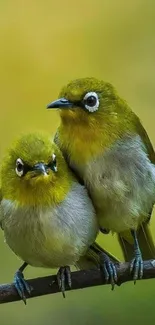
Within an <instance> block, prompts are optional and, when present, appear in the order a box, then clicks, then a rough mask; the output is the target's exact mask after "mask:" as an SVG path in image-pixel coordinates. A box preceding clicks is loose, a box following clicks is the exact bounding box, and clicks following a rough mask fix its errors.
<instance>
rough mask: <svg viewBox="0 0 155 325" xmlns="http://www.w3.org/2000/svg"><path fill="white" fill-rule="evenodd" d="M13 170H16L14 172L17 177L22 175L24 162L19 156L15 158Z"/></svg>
mask: <svg viewBox="0 0 155 325" xmlns="http://www.w3.org/2000/svg"><path fill="white" fill-rule="evenodd" d="M15 170H16V174H17V175H18V176H19V177H21V176H22V175H23V173H24V163H23V161H22V160H21V159H20V158H18V159H17V160H16V169H15Z"/></svg>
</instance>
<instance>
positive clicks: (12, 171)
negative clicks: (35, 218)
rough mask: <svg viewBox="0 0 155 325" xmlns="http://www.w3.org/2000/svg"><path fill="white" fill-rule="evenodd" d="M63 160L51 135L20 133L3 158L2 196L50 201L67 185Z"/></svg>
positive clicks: (30, 202)
mask: <svg viewBox="0 0 155 325" xmlns="http://www.w3.org/2000/svg"><path fill="white" fill-rule="evenodd" d="M68 174H69V173H68V167H67V165H66V162H65V160H64V158H63V156H62V154H61V152H60V150H59V149H58V148H57V146H56V145H55V144H54V143H52V141H51V139H50V137H48V136H47V135H43V134H40V133H30V134H26V135H22V136H21V137H20V138H19V139H18V140H17V141H16V142H15V143H13V145H12V146H11V148H10V149H9V150H8V152H7V154H6V156H5V157H4V159H3V161H2V167H1V183H2V184H1V186H2V194H3V197H4V198H5V199H9V200H12V201H16V202H17V203H18V204H20V205H45V206H46V205H52V204H55V203H58V202H60V201H61V200H63V198H64V196H65V195H66V193H67V191H68V190H69V188H70V183H71V179H70V177H69V175H68Z"/></svg>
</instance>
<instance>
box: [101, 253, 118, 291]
mask: <svg viewBox="0 0 155 325" xmlns="http://www.w3.org/2000/svg"><path fill="white" fill-rule="evenodd" d="M100 269H101V271H102V272H103V273H104V277H105V280H106V283H108V282H110V283H111V289H112V290H114V287H115V284H116V283H117V280H118V277H117V270H116V266H115V264H114V263H113V262H112V261H111V260H110V258H109V256H107V255H106V254H105V253H101V254H100Z"/></svg>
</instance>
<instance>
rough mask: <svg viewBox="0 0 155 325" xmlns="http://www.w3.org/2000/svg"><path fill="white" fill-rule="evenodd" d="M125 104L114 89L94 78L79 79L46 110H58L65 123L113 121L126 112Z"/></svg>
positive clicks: (71, 83)
mask: <svg viewBox="0 0 155 325" xmlns="http://www.w3.org/2000/svg"><path fill="white" fill-rule="evenodd" d="M126 106H127V105H126V103H125V102H124V101H123V100H121V99H120V98H119V97H118V95H117V93H116V91H115V89H114V87H113V86H112V85H111V84H110V83H107V82H104V81H102V80H98V79H95V78H81V79H77V80H74V81H71V82H70V83H69V84H68V85H67V86H65V87H64V88H63V89H62V90H61V92H60V98H59V99H57V100H55V101H53V102H51V103H50V104H49V105H48V106H47V108H49V109H52V108H58V109H59V110H60V116H61V118H62V120H63V121H64V122H65V121H66V122H67V121H68V122H69V123H71V122H73V121H75V122H78V121H79V122H80V123H81V124H82V123H83V122H85V123H87V122H90V123H91V121H92V122H93V121H95V120H96V121H100V118H101V119H102V118H103V119H104V121H106V120H107V121H113V120H116V118H117V117H118V116H119V115H121V114H122V112H123V111H126V109H127V107H126Z"/></svg>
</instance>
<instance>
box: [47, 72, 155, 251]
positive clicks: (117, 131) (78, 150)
mask: <svg viewBox="0 0 155 325" xmlns="http://www.w3.org/2000/svg"><path fill="white" fill-rule="evenodd" d="M89 93H95V94H96V96H97V99H98V102H99V106H98V107H97V109H96V110H94V111H93V112H92V111H91V108H92V107H90V109H88V108H89V107H88V108H86V106H85V96H86V95H87V94H89ZM60 98H63V101H61V99H60V100H58V101H55V102H53V103H51V104H50V105H49V108H52V107H53V108H55V107H58V108H59V112H60V117H61V124H60V126H59V128H58V131H57V134H56V137H55V141H56V142H57V144H58V145H59V147H60V148H61V150H62V152H63V154H64V156H65V157H66V159H67V161H68V163H69V165H70V167H71V168H72V169H73V170H74V171H75V173H77V175H78V176H79V177H80V178H81V179H82V180H83V181H84V183H85V185H86V186H87V189H88V191H89V193H90V196H91V198H92V200H93V203H94V205H95V207H96V211H97V215H98V220H99V223H100V226H101V227H105V228H109V229H110V230H112V231H116V232H118V233H121V235H123V236H124V237H125V238H126V239H128V240H129V241H130V236H129V235H128V232H126V231H127V230H129V229H135V230H136V229H137V228H138V227H139V226H140V225H141V223H142V222H144V221H145V220H147V219H148V216H149V213H150V212H151V210H152V207H153V204H154V201H155V166H154V163H155V153H154V150H153V147H152V145H151V143H150V140H149V138H148V136H147V133H146V131H145V130H144V128H143V126H142V125H141V123H140V120H139V118H138V117H137V116H136V115H135V114H134V113H133V112H132V110H131V109H130V107H129V106H128V105H127V103H126V102H125V101H124V100H122V99H121V98H120V97H119V96H118V94H117V92H116V90H115V89H114V87H113V86H112V85H111V84H109V83H106V82H103V81H101V80H97V79H95V78H83V79H77V80H74V81H71V82H70V83H69V84H68V85H67V86H65V87H64V88H63V89H62V91H61V92H60ZM64 99H65V100H67V101H68V103H69V104H68V108H67V103H66V104H65V107H63V103H64ZM144 228H147V225H146V223H145V224H144ZM148 241H150V239H148ZM145 243H146V241H145ZM151 246H152V245H151ZM147 252H149V253H150V247H149V245H148V250H147ZM149 253H148V255H149ZM153 254H155V249H154V247H153ZM145 256H146V255H145Z"/></svg>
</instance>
